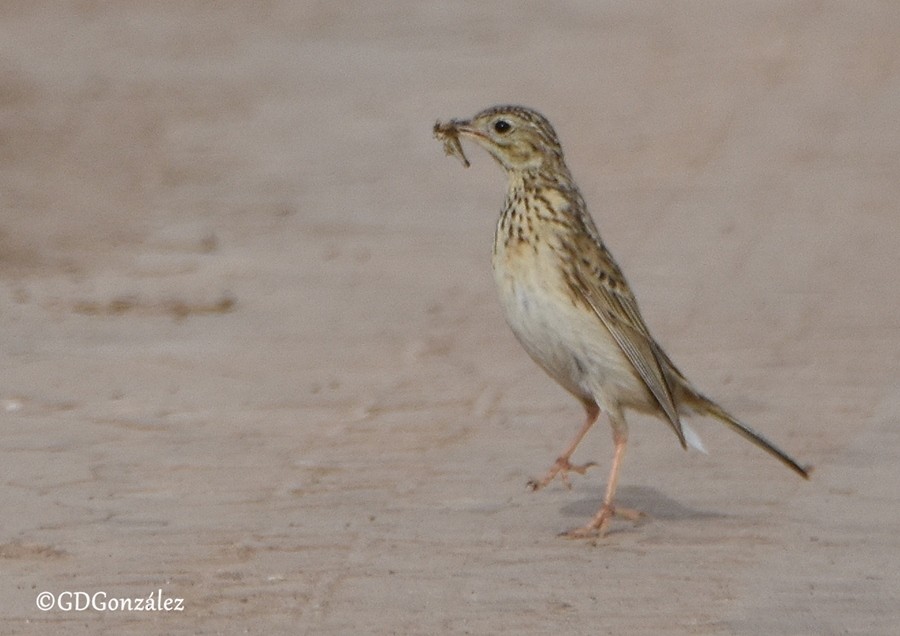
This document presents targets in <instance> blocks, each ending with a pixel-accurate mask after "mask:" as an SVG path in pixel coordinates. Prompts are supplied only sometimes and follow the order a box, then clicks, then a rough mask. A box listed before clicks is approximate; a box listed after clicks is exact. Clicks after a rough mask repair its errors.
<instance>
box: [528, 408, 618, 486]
mask: <svg viewBox="0 0 900 636" xmlns="http://www.w3.org/2000/svg"><path fill="white" fill-rule="evenodd" d="M583 404H584V410H585V412H586V413H587V416H586V417H585V420H584V424H583V425H582V426H581V429H580V430H579V431H578V434H577V435H576V436H575V439H573V440H572V443H571V444H569V447H568V448H567V449H566V450H565V451H563V454H562V455H560V456H559V457H558V458H557V459H556V462H555V463H554V464H553V466H552V467H551V468H550V470H549V471H547V474H546V475H544V477H543V479H541V480H540V481H537V480H535V479H532V480H530V481H529V482H528V487H529V488H530V489H531V490H540V489H541V488H543V487H544V486H546V485H547V484H549V483H550V482H551V481H553V479H554V478H555V477H556V476H557V475H559V478H560V479H561V480H562V482H563V483H564V484H565V485H566V488H571V487H572V483H571V482H570V481H569V475H568V473H569V472H570V471H571V472H576V473H578V474H579V475H583V474H584V473H585V472H587V469H588V468H590V467H591V466H596V465H597V464H596V462H588V463H587V464H575V465H573V464H571V463H569V458H570V457H572V453H574V452H575V449H576V448H577V447H578V444H579V443H580V442H581V440H582V439H583V438H584V436H585V435H587V432H588V431H589V430H591V427H592V426H593V425H594V422H596V421H597V417H599V415H600V407H598V406H597V405H596V404H595V403H594V402H587V401H584V402H583Z"/></svg>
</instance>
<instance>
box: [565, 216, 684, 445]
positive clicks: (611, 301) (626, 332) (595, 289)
mask: <svg viewBox="0 0 900 636" xmlns="http://www.w3.org/2000/svg"><path fill="white" fill-rule="evenodd" d="M594 232H596V230H595V231H594ZM576 236H578V235H576ZM582 236H583V238H582V237H578V238H575V240H576V241H577V243H578V244H577V245H571V246H570V249H568V250H566V251H567V252H568V253H570V254H572V255H573V260H572V262H571V268H570V271H572V272H573V281H572V283H573V285H572V287H573V289H574V291H575V292H576V293H577V294H578V295H579V296H580V297H581V299H582V300H583V301H584V302H585V303H586V304H587V305H588V306H589V307H591V308H592V309H593V310H594V313H595V314H596V315H597V317H598V318H599V319H600V321H601V322H602V323H603V325H604V326H605V327H606V329H607V330H608V331H609V333H610V334H611V335H612V337H613V339H614V340H615V341H616V344H618V345H619V348H620V349H621V350H622V352H623V353H624V354H625V357H626V358H628V361H629V362H631V365H632V366H633V367H634V369H635V371H637V373H638V375H639V376H640V378H641V380H643V382H644V385H645V386H646V387H647V390H648V391H649V392H650V394H651V395H652V396H653V398H654V399H655V400H656V402H657V404H658V405H659V407H660V409H661V410H662V412H663V413H664V414H665V416H666V419H667V420H668V423H669V424H670V425H671V426H672V428H673V430H674V431H675V434H676V435H677V436H678V440H679V441H680V442H681V445H682V446H686V440H685V436H684V431H683V429H682V426H681V420H680V419H679V417H678V409H677V407H676V406H675V397H674V395H673V392H672V386H671V384H670V381H669V379H668V377H667V374H666V371H665V365H666V362H667V360H668V358H667V357H666V354H665V353H664V352H663V351H662V349H660V347H659V345H657V344H656V341H655V340H654V339H653V336H651V335H650V331H649V330H648V329H647V325H646V324H645V323H644V320H643V318H642V317H641V314H640V311H639V309H638V305H637V300H636V299H635V297H634V294H633V293H632V292H631V290H630V289H629V287H628V284H627V283H626V282H625V279H624V277H623V276H622V273H621V271H620V270H619V268H618V266H617V265H616V264H615V261H613V259H612V256H611V255H610V254H609V252H607V251H606V248H604V247H603V246H602V243H600V242H599V240H598V239H597V238H596V235H595V234H594V233H592V232H588V233H587V234H586V235H582ZM676 373H677V372H676Z"/></svg>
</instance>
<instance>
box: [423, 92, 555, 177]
mask: <svg viewBox="0 0 900 636" xmlns="http://www.w3.org/2000/svg"><path fill="white" fill-rule="evenodd" d="M434 132H435V135H436V136H438V137H439V138H441V139H443V140H444V141H445V144H446V146H447V148H448V152H450V153H452V154H457V155H459V156H460V159H461V160H462V161H463V163H464V164H466V165H468V162H467V160H466V158H465V156H464V155H462V150H461V148H459V146H458V143H456V144H455V145H453V141H454V140H455V138H456V137H462V138H465V139H471V140H472V141H474V142H475V143H477V144H478V145H480V146H481V147H482V148H484V149H485V150H487V151H488V152H489V153H490V154H491V156H492V157H494V159H496V160H497V161H498V162H499V163H500V165H501V166H503V167H504V168H505V169H506V170H507V172H511V173H516V172H526V171H543V170H549V171H560V170H564V169H565V164H564V162H563V155H562V148H561V147H560V144H559V139H558V138H557V137H556V131H555V130H553V126H551V125H550V122H549V121H547V118H546V117H544V116H543V115H541V114H540V113H538V112H537V111H535V110H532V109H530V108H525V107H523V106H494V107H492V108H488V109H486V110H483V111H481V112H480V113H478V114H477V115H475V116H474V117H472V119H466V120H460V119H452V120H450V121H449V122H448V123H446V124H442V123H440V122H438V123H437V124H435V127H434ZM448 142H450V143H448Z"/></svg>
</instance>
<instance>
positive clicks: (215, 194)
mask: <svg viewBox="0 0 900 636" xmlns="http://www.w3.org/2000/svg"><path fill="white" fill-rule="evenodd" d="M497 103H520V104H525V105H528V106H531V107H534V108H537V109H538V110H540V111H541V112H543V113H544V114H545V115H546V116H547V117H548V118H550V120H551V121H552V122H553V123H554V126H555V127H556V129H557V132H558V133H559V135H560V137H561V139H562V142H563V146H564V148H565V150H566V153H567V159H568V162H569V165H570V167H571V169H572V171H573V173H574V175H575V177H576V179H577V180H578V182H579V184H580V185H581V188H582V191H583V193H584V195H585V198H586V199H587V201H588V205H589V207H590V209H591V211H592V213H593V216H594V218H595V219H596V221H597V224H598V226H599V228H600V231H601V233H602V234H603V235H604V238H605V240H606V241H607V243H608V244H609V246H610V248H611V250H612V251H613V253H614V254H615V255H616V257H617V259H618V260H619V262H620V264H621V265H622V267H623V269H624V270H625V272H626V274H627V275H628V277H629V280H630V282H631V284H632V286H633V287H634V289H635V290H636V293H637V296H638V299H639V300H640V301H641V304H642V307H643V310H644V314H645V317H646V319H647V321H648V323H649V324H650V326H651V328H652V329H653V331H654V332H655V333H656V334H657V336H658V338H659V339H660V341H661V342H662V343H663V344H664V346H665V347H666V349H667V350H668V351H669V352H670V353H671V355H672V357H673V358H674V360H675V361H676V362H677V363H678V364H679V366H680V367H682V368H683V370H684V371H685V372H686V373H687V374H688V375H689V376H690V377H692V378H693V379H694V380H695V381H696V383H697V384H698V385H699V386H700V387H702V388H703V389H704V390H705V391H707V392H709V393H710V394H711V395H713V396H715V397H717V398H719V399H721V401H722V402H723V403H724V404H726V405H728V406H729V407H732V408H733V409H734V410H735V411H736V412H738V413H739V414H740V415H741V416H743V417H744V418H745V419H747V420H748V421H750V422H752V423H753V424H754V425H755V426H757V427H758V428H759V429H760V430H763V431H765V432H766V433H767V434H769V435H771V437H772V438H773V439H775V440H776V441H778V442H779V444H780V445H782V446H784V447H785V448H786V449H788V450H789V451H790V452H791V453H792V454H795V455H797V456H798V457H800V458H801V459H803V460H804V461H809V462H811V463H813V464H815V465H816V466H817V472H816V476H815V477H814V480H813V481H812V483H811V484H798V483H796V482H795V481H792V477H791V476H790V475H788V474H786V473H785V474H782V473H781V472H779V471H780V470H781V469H780V468H779V467H778V466H777V465H775V464H774V463H772V462H771V461H770V459H769V458H767V457H765V456H763V455H761V454H759V453H758V452H757V451H756V450H755V449H753V448H750V447H748V445H745V444H744V442H743V441H742V440H740V439H735V438H734V436H731V435H730V434H728V433H725V432H722V431H721V430H720V429H718V428H715V427H714V426H709V425H706V424H705V423H704V424H703V426H702V427H698V428H699V429H700V432H701V433H702V434H703V436H704V439H705V440H706V441H707V446H709V447H710V448H711V450H712V454H711V455H710V456H709V457H700V456H696V455H685V454H684V453H683V452H682V451H681V450H680V449H679V448H678V447H677V443H676V442H675V440H674V438H672V436H671V433H670V432H669V431H668V429H667V428H666V427H665V426H660V425H659V423H658V422H656V421H653V420H650V419H646V418H643V419H642V418H640V417H635V418H633V422H634V424H633V431H634V432H633V434H632V437H633V440H634V441H633V449H634V450H633V451H631V455H630V456H629V458H628V461H627V462H626V466H625V468H624V471H623V474H622V484H623V488H622V491H621V492H622V497H623V505H637V506H638V507H641V508H643V509H645V511H647V512H648V513H649V514H650V516H651V518H654V517H655V519H654V520H653V521H651V522H650V523H648V524H646V525H643V526H641V527H639V528H637V529H632V528H630V527H629V526H627V524H626V525H625V526H623V528H622V529H621V531H620V532H619V533H618V534H617V535H614V536H613V537H612V538H611V545H607V546H599V547H598V548H597V549H596V550H593V551H591V550H590V549H588V548H587V546H584V545H580V544H572V543H567V542H561V541H560V540H558V539H556V538H555V536H554V535H555V533H556V532H559V531H561V530H565V529H566V528H567V526H574V525H577V524H578V523H579V522H580V520H581V518H582V517H584V516H586V515H588V514H590V512H591V510H592V509H593V508H594V507H595V504H596V502H597V500H599V498H600V496H601V493H602V478H603V477H602V475H603V474H605V469H601V470H600V471H598V474H597V475H590V476H589V478H586V479H584V480H582V481H580V482H578V483H577V484H576V487H575V489H573V491H570V492H566V491H563V490H561V489H560V490H552V491H548V492H547V493H541V494H539V495H529V494H527V493H525V492H524V487H523V485H524V483H525V481H526V479H527V478H528V477H529V476H532V475H533V474H539V473H542V472H543V470H544V469H545V468H546V466H547V465H549V463H550V461H551V460H552V458H554V457H555V456H556V454H558V452H559V450H561V448H562V446H563V444H564V443H565V442H566V441H567V440H568V438H569V437H570V435H571V433H572V431H573V430H574V428H575V427H576V426H577V425H578V424H579V422H580V417H581V414H580V412H579V410H580V407H579V405H578V404H577V403H576V402H575V401H574V400H572V399H571V397H570V396H568V395H566V394H565V393H564V392H562V391H561V390H560V389H559V388H558V387H557V386H556V385H555V384H553V383H552V382H551V381H549V380H548V379H547V378H545V377H544V376H543V375H542V373H541V371H540V370H539V369H537V368H536V367H535V366H534V365H533V363H532V362H531V361H530V360H529V359H528V358H527V356H526V355H525V354H524V353H523V352H522V351H521V350H520V349H519V347H518V345H517V343H516V342H515V341H514V339H513V338H512V336H511V335H510V334H509V333H508V330H507V329H506V327H505V325H504V324H503V319H502V316H501V314H500V310H499V307H498V305H497V302H496V300H495V298H494V291H493V283H492V279H491V275H490V265H489V262H490V258H489V257H490V246H491V240H492V233H493V227H494V223H495V220H496V215H497V214H498V212H499V209H500V206H501V203H502V199H503V195H504V190H505V184H504V178H503V175H502V173H501V172H500V170H499V169H498V168H497V167H496V166H495V165H494V164H493V162H492V161H491V160H490V159H489V158H488V157H487V156H486V155H484V153H481V152H480V151H478V150H477V149H475V148H468V149H467V152H468V154H469V157H470V159H472V160H473V165H472V167H471V168H470V169H469V170H463V169H462V167H461V166H460V165H459V163H458V162H456V161H454V160H452V159H450V158H447V157H444V156H443V153H442V150H441V147H440V144H439V143H438V142H437V141H435V140H434V139H432V137H431V126H432V125H433V123H434V121H435V120H436V119H448V118H451V117H468V116H471V115H472V114H474V113H475V112H477V111H479V110H481V109H482V108H485V107H487V106H490V105H494V104H497ZM898 107H900V5H897V4H895V3H892V2H863V3H846V2H811V1H810V2H791V3H783V2H774V1H773V2H768V1H761V2H752V3H747V2H726V3H722V2H706V1H692V2H679V3H671V2H641V3H629V2H614V1H612V2H559V3H554V4H552V5H550V4H547V3H544V2H521V3H499V2H495V3H485V2H454V3H437V2H400V1H392V2H384V3H365V2H278V1H265V2H255V3H242V2H216V3H212V2H191V1H189V2H179V3H147V2H117V3H113V4H110V3H103V2H92V1H81V2H77V1H73V2H65V3H60V2H40V1H39V2H17V1H7V2H3V3H2V4H0V359H2V366H0V368H2V369H3V371H2V374H0V407H2V409H0V421H2V422H3V430H4V434H3V436H2V437H3V441H2V442H0V466H2V467H3V468H2V469H0V474H2V475H3V488H2V489H0V490H2V494H0V504H2V507H3V509H5V510H7V511H8V514H6V515H4V516H5V521H4V522H3V526H2V528H3V533H2V535H0V558H2V563H3V569H4V572H6V574H7V575H6V576H5V577H4V582H3V583H2V584H0V599H2V601H3V605H4V607H6V608H7V612H6V615H7V618H6V619H5V622H6V624H7V626H8V627H9V630H8V631H11V632H12V631H21V632H25V631H29V630H30V629H31V628H32V626H31V622H37V623H39V624H40V625H41V626H42V628H43V627H47V626H48V625H52V626H53V629H54V631H57V632H59V633H62V632H61V631H60V630H63V631H65V630H72V631H81V632H83V631H84V629H85V628H89V629H90V630H92V631H93V632H94V633H105V632H103V630H104V629H109V630H111V633H112V632H114V633H132V632H133V633H138V632H140V631H142V630H143V629H146V628H147V626H148V625H149V621H148V620H147V619H146V618H145V617H137V616H134V615H131V616H127V615H118V616H115V617H105V618H107V619H110V620H107V621H105V622H103V623H101V622H100V621H99V620H98V619H99V617H98V616H96V615H88V614H79V615H77V616H76V615H66V614H65V613H62V612H53V611H51V612H47V613H40V612H38V611H37V610H36V609H35V607H34V598H33V597H34V594H35V593H36V592H37V591H40V590H41V589H50V590H54V591H60V590H62V589H64V588H66V587H68V588H74V587H77V588H79V589H81V588H83V589H87V591H91V590H92V589H100V588H101V587H104V586H105V587H106V588H109V591H110V593H118V594H123V595H125V594H127V595H137V594H141V593H146V592H149V591H153V590H155V589H157V588H158V587H162V588H164V589H165V590H166V591H167V593H168V594H169V595H170V596H183V597H185V604H186V606H187V607H188V608H189V609H190V610H191V611H190V616H188V612H186V613H185V615H184V616H181V617H178V618H172V617H164V618H161V617H157V618H156V619H154V620H157V621H158V623H155V625H156V627H159V628H161V629H162V630H163V631H170V632H172V633H175V632H177V631H179V630H184V631H185V633H215V632H216V630H219V631H220V632H222V630H224V631H225V632H233V629H232V628H234V627H235V626H236V625H237V626H243V625H244V624H246V625H253V626H254V627H253V630H254V631H255V630H257V629H263V631H269V632H271V633H279V632H282V631H291V630H292V629H294V628H295V627H296V625H298V624H299V625H302V626H306V627H307V628H308V629H309V630H311V631H313V632H316V633H320V632H323V633H327V632H333V633H342V632H343V633H346V631H347V630H349V629H352V628H355V627H358V626H360V625H362V626H367V627H368V628H369V629H371V631H372V632H373V633H420V632H431V633H434V632H462V631H466V630H469V631H471V632H474V633H489V632H496V631H498V630H499V629H500V627H501V626H502V627H503V628H504V629H507V630H508V629H513V630H514V631H517V632H521V633H528V632H529V631H531V632H534V633H546V632H547V631H549V630H550V629H558V628H559V626H561V625H562V626H565V630H564V631H569V632H572V633H579V632H581V631H584V630H585V629H587V626H589V625H590V626H592V627H593V628H595V627H596V626H597V625H602V626H603V627H604V628H605V629H606V630H607V631H608V632H609V633H657V632H658V631H660V630H665V631H667V632H670V633H671V632H672V631H677V632H678V633H760V632H764V631H772V632H781V633H836V632H841V631H849V632H854V631H855V630H857V629H858V630H859V631H860V633H889V632H890V629H891V628H893V626H895V625H896V621H897V619H898V618H900V616H898V612H897V609H896V608H897V604H896V589H897V585H896V583H897V581H896V571H897V570H898V567H900V563H897V562H896V560H897V554H900V551H898V548H900V546H898V545H897V538H896V537H897V536H900V535H898V533H897V530H900V525H898V519H896V518H895V517H896V515H895V512H894V511H896V509H897V507H896V504H897V503H898V501H897V495H896V488H891V487H890V485H891V484H896V480H897V478H898V473H897V468H896V464H895V462H894V461H893V458H895V457H896V454H897V452H898V451H900V436H898V434H897V430H898V427H897V420H898V417H900V400H898V392H897V387H898V380H900V374H898V368H900V317H898V316H900V312H898V308H900V305H898V301H897V297H898V287H897V282H896V272H897V263H898V260H897V254H898V248H900V215H898V213H897V201H898V200H900V179H898V175H900V127H898V125H897V112H898ZM580 452H581V453H584V455H585V457H584V459H585V460H588V459H596V460H597V461H598V462H601V466H603V465H604V462H605V461H606V460H607V458H608V456H609V453H610V452H611V449H610V443H609V439H608V431H607V430H605V429H604V427H603V426H599V427H597V430H596V431H594V432H593V433H592V435H591V437H590V438H589V439H588V440H587V442H586V444H585V447H584V449H582V450H581V451H580ZM851 547H852V550H851ZM661 573H663V575H662V576H661ZM673 573H676V574H673ZM600 574H603V576H602V577H601V576H600ZM610 579H611V580H615V581H616V585H615V586H612V587H610V584H609V580H610ZM603 581H605V583H604V582H603ZM661 599H663V600H661ZM673 626H676V629H675V630H673ZM863 626H864V627H863ZM98 628H99V629H98ZM123 630H124V631H123ZM128 630H132V631H131V632H129V631H128ZM204 630H209V631H204ZM223 633H224V632H223Z"/></svg>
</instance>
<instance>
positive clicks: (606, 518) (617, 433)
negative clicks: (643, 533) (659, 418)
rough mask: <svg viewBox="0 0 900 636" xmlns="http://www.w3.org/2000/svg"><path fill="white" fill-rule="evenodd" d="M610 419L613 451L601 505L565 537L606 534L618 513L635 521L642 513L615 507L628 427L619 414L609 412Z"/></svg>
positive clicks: (574, 537)
mask: <svg viewBox="0 0 900 636" xmlns="http://www.w3.org/2000/svg"><path fill="white" fill-rule="evenodd" d="M610 421H611V422H612V429H613V442H614V444H615V452H614V453H613V462H612V468H611V469H610V471H609V481H608V482H607V483H606V494H605V495H604V497H603V505H602V506H600V510H598V511H597V514H595V515H594V518H593V519H591V520H590V521H589V522H588V523H587V524H586V525H584V526H582V527H581V528H576V529H575V530H570V531H569V532H567V533H565V536H566V537H569V538H572V539H578V538H584V537H593V536H601V537H602V536H603V535H604V534H606V528H607V527H608V526H609V522H610V520H611V519H612V518H613V517H614V516H616V515H619V516H620V517H625V518H626V519H628V520H630V521H637V520H638V519H639V518H640V517H641V516H643V515H642V513H641V512H640V511H638V510H632V509H630V508H616V506H615V499H616V486H617V485H618V483H619V469H620V468H621V467H622V459H623V458H624V457H625V447H626V446H627V445H628V427H627V426H626V424H625V419H624V418H623V417H622V416H621V414H610Z"/></svg>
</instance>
